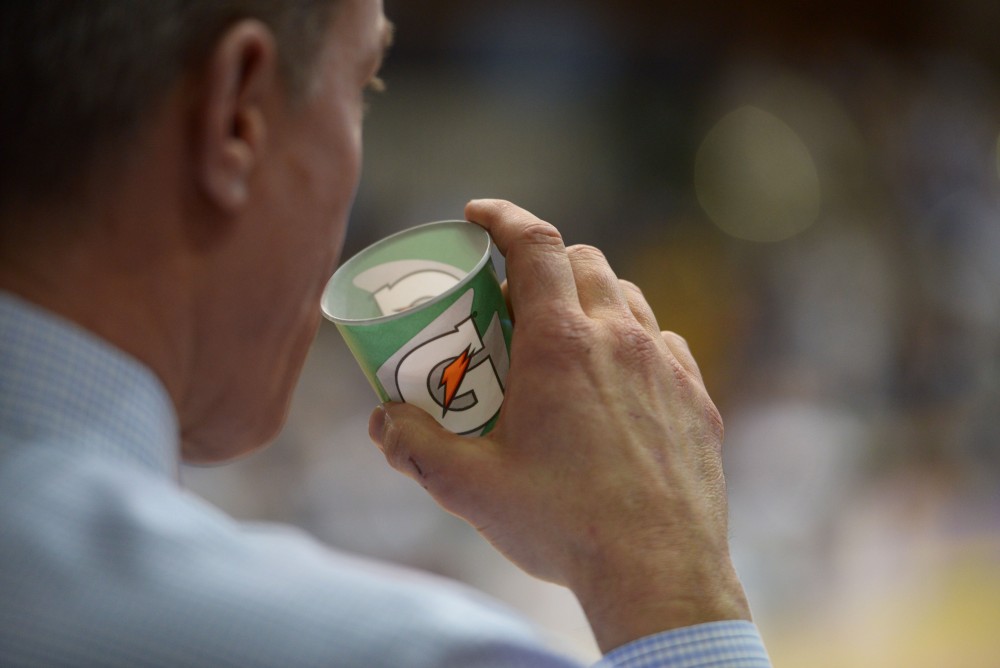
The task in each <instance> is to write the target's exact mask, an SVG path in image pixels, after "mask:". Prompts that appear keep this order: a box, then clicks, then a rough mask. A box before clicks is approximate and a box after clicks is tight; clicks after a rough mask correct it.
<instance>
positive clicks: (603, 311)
mask: <svg viewBox="0 0 1000 668" xmlns="http://www.w3.org/2000/svg"><path fill="white" fill-rule="evenodd" d="M567 254H568V255H569V261H570V264H571V265H572V267H573V277H574V279H575V280H576V292H577V294H578V296H579V298H580V306H581V307H582V308H583V312H584V313H586V314H587V315H589V316H590V317H592V318H608V319H611V318H623V317H626V316H628V315H629V307H628V301H627V299H626V297H625V292H624V290H623V289H622V286H621V283H620V282H619V280H618V277H617V276H616V275H615V272H614V271H612V269H611V266H610V265H609V264H608V261H607V259H606V258H605V257H604V253H602V252H601V251H600V250H598V249H596V248H594V247H593V246H570V247H569V248H568V249H567Z"/></svg>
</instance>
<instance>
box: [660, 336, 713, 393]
mask: <svg viewBox="0 0 1000 668" xmlns="http://www.w3.org/2000/svg"><path fill="white" fill-rule="evenodd" d="M662 336H663V341H664V343H666V344H667V348H669V349H670V352H671V354H673V356H674V357H675V358H676V359H677V361H678V362H680V365H681V366H682V367H684V370H685V371H687V372H688V373H689V374H691V375H692V376H693V377H695V378H697V379H698V380H699V381H700V382H702V383H704V379H703V378H702V377H701V369H699V368H698V362H696V361H695V359H694V355H692V354H691V349H690V348H688V344H687V340H685V339H684V337H683V336H681V335H680V334H675V333H674V332H663V333H662Z"/></svg>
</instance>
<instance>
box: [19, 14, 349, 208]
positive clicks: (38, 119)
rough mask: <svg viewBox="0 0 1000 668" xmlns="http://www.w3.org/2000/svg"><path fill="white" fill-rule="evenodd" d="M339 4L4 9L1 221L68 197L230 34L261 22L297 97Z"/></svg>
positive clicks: (291, 89) (288, 84) (289, 86)
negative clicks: (19, 206) (245, 23)
mask: <svg viewBox="0 0 1000 668" xmlns="http://www.w3.org/2000/svg"><path fill="white" fill-rule="evenodd" d="M339 2H340V0H4V1H3V2H0V132H2V133H3V139H2V140H0V212H3V211H5V210H6V209H7V207H8V205H10V204H11V202H12V201H13V200H15V199H16V200H17V201H20V202H22V203H29V202H32V201H35V200H37V199H39V198H42V197H52V196H59V195H63V194H65V193H66V192H67V191H68V190H70V189H71V188H72V187H73V186H74V185H75V184H76V181H77V179H78V178H79V176H80V174H81V173H83V172H84V171H85V170H86V169H87V168H88V167H89V166H90V165H91V163H92V161H93V160H94V159H95V158H96V157H97V155H98V154H99V153H100V152H101V151H103V150H104V148H105V147H107V146H110V145H113V144H115V143H119V142H122V141H124V140H125V139H127V138H128V137H129V136H130V135H131V134H132V133H134V132H135V130H136V129H137V128H138V127H139V126H140V125H141V121H142V118H143V116H144V114H145V112H147V111H148V110H149V109H150V108H151V106H152V105H153V104H154V103H155V102H156V101H157V99H158V98H159V96H161V95H163V94H165V93H166V91H167V90H168V89H169V87H170V86H171V85H172V84H173V83H174V82H175V81H176V80H177V79H178V78H179V77H180V75H181V74H182V73H183V72H184V71H185V68H187V67H189V66H190V65H192V64H193V63H196V62H198V61H199V60H201V59H204V58H205V57H206V56H207V55H208V53H209V51H210V49H211V48H212V46H213V44H214V43H215V41H216V39H217V38H218V37H219V35H220V34H221V33H222V32H223V31H224V30H225V29H226V28H227V27H228V26H230V25H231V24H232V23H233V22H235V21H238V20H240V19H243V18H256V19H259V20H261V21H263V22H264V23H266V24H267V25H268V26H269V27H270V28H271V29H272V30H273V31H274V34H275V36H276V39H277V43H278V57H279V63H280V68H281V73H282V76H283V77H284V81H285V83H286V85H287V86H288V88H289V91H290V93H291V94H292V95H293V96H295V95H301V94H303V92H304V88H305V82H306V81H307V79H308V76H309V73H310V71H311V65H312V62H313V60H314V59H315V56H316V53H317V52H318V50H319V47H320V45H321V44H322V43H323V35H324V34H325V33H326V30H327V29H328V27H329V25H330V22H331V21H332V20H333V9H334V7H335V6H336V5H337V4H339Z"/></svg>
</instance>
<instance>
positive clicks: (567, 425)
mask: <svg viewBox="0 0 1000 668" xmlns="http://www.w3.org/2000/svg"><path fill="white" fill-rule="evenodd" d="M465 213H466V216H467V217H468V219H469V220H471V221H474V222H476V223H478V224H480V225H482V226H483V227H484V228H486V229H487V230H488V231H489V232H490V234H491V235H492V236H493V239H494V240H495V242H496V243H497V246H498V247H499V249H500V251H501V252H502V253H504V255H505V256H506V260H507V275H508V279H509V280H508V285H507V286H506V287H507V288H508V294H509V299H510V303H511V305H512V308H513V315H514V317H515V319H516V326H515V330H514V337H513V342H512V348H511V366H510V372H509V375H508V378H507V391H506V396H505V400H504V405H503V409H502V410H501V414H500V418H499V420H498V422H497V424H496V426H495V428H494V429H493V431H492V432H490V434H488V435H487V436H485V437H482V438H464V437H459V436H455V435H453V434H450V433H448V432H446V431H444V430H443V429H441V428H440V427H439V426H438V424H437V423H436V422H435V421H434V420H433V419H432V418H431V417H430V416H429V415H427V414H426V413H424V412H423V411H422V410H420V409H418V408H414V407H412V406H408V405H405V404H387V405H385V406H384V407H380V408H378V409H376V411H375V413H374V414H373V416H372V421H371V425H370V426H371V433H372V438H373V440H375V441H376V442H377V443H379V444H380V447H381V448H382V450H383V452H384V453H385V456H386V458H387V460H388V461H389V463H390V464H391V465H392V466H393V467H394V468H396V469H398V470H400V471H402V472H403V473H405V474H407V475H409V476H410V477H412V478H414V479H415V480H416V481H417V482H419V483H420V484H421V485H422V486H423V487H424V488H425V489H427V491H428V492H429V493H430V494H431V495H432V496H433V497H434V498H435V499H436V500H437V501H438V503H440V504H441V506H443V507H444V508H445V509H446V510H448V511H450V512H452V513H454V514H456V515H458V516H460V517H462V518H464V519H465V520H467V521H468V522H470V523H471V524H472V525H473V526H475V527H476V528H477V529H478V530H479V531H480V533H482V535H483V536H485V537H486V538H487V540H489V541H490V542H491V543H492V544H493V545H494V546H495V547H496V548H497V549H498V550H500V551H501V552H502V553H503V554H504V555H506V556H507V557H508V558H509V559H510V560H511V561H513V562H514V563H516V564H518V565H519V566H520V567H522V568H523V569H524V570H525V571H527V572H528V573H531V574H533V575H535V576H537V577H540V578H543V579H546V580H550V581H553V582H557V583H561V584H564V585H566V586H568V587H569V588H570V589H572V590H573V592H574V593H575V594H576V596H577V598H578V600H579V601H580V603H581V605H582V606H583V609H584V611H585V612H586V614H587V616H588V619H589V620H590V624H591V626H592V628H593V630H594V633H595V636H596V637H597V641H598V644H599V645H600V646H601V648H602V649H603V650H605V651H607V650H609V649H612V648H614V647H617V646H619V645H621V644H623V643H625V642H628V641H630V640H634V639H636V638H639V637H641V636H644V635H649V634H651V633H655V632H658V631H662V630H667V629H670V628H676V627H679V626H687V625H691V624H696V623H700V622H707V621H714V620H721V619H749V618H750V616H749V611H748V608H747V603H746V599H745V596H744V594H743V590H742V587H741V586H740V584H739V581H738V579H737V578H736V575H735V572H734V570H733V567H732V564H731V561H730V558H729V550H728V544H727V507H726V491H725V481H724V479H723V473H722V463H721V445H722V436H723V427H722V420H721V418H720V416H719V412H718V410H717V409H716V407H715V405H714V404H713V403H712V401H711V399H710V398H709V396H708V393H707V392H706V390H705V386H704V383H703V382H702V378H701V374H700V372H699V370H698V365H697V364H696V362H695V360H694V358H693V357H692V356H691V353H690V352H689V350H688V347H687V344H686V343H685V341H684V340H683V339H682V338H681V337H680V336H678V335H676V334H673V333H670V332H660V329H659V326H658V325H657V322H656V318H655V317H654V315H653V312H652V310H651V308H650V307H649V305H648V304H647V303H646V301H645V299H644V298H643V296H642V293H641V292H640V291H639V289H638V288H637V287H635V286H634V285H632V284H630V283H628V282H625V281H621V280H619V279H618V278H617V276H615V274H614V272H613V271H612V270H611V268H610V267H609V266H608V263H607V261H606V260H605V258H604V256H603V255H602V254H601V253H600V251H598V250H596V249H594V248H591V247H587V246H573V247H570V248H566V247H565V246H564V245H563V242H562V238H561V237H560V235H559V233H558V231H557V230H556V229H555V228H554V227H552V226H551V225H549V224H548V223H545V222H543V221H541V220H539V219H538V218H536V217H534V216H532V215H531V214H530V213H528V212H527V211H524V210H523V209H520V208H517V207H515V206H514V205H512V204H510V203H507V202H501V201H493V200H483V201H474V202H471V203H470V204H469V205H468V206H467V207H466V212H465Z"/></svg>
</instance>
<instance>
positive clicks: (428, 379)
mask: <svg viewBox="0 0 1000 668" xmlns="http://www.w3.org/2000/svg"><path fill="white" fill-rule="evenodd" d="M491 247H492V242H491V240H490V236H489V234H487V232H486V231H485V230H484V229H483V228H481V227H479V226H478V225H475V224H472V223H468V222H465V221H442V222H437V223H428V224H426V225H420V226H418V227H414V228H411V229H408V230H404V231H403V232H399V233H397V234H394V235H392V236H390V237H387V238H385V239H383V240H381V241H379V242H377V243H375V244H373V245H372V246H369V247H368V248H366V249H365V250H363V251H361V252H360V253H358V254H357V255H355V256H354V257H352V258H351V259H350V260H348V261H347V262H345V263H344V264H343V265H341V267H340V268H339V269H338V270H337V271H336V273H334V275H333V277H332V278H330V281H329V283H327V286H326V289H325V290H324V292H323V299H322V303H321V306H322V310H323V314H324V315H325V316H326V317H327V318H329V319H330V320H332V321H333V322H334V324H336V326H337V329H338V330H339V331H340V333H341V335H342V336H343V337H344V340H345V341H346V342H347V346H348V348H350V349H351V352H352V353H353V354H354V358H355V359H356V360H357V361H358V364H360V365H361V369H362V370H363V371H364V373H365V375H366V376H367V377H368V381H369V382H370V383H371V385H372V387H373V388H375V392H376V393H377V394H378V396H379V398H380V399H381V400H382V401H405V402H407V403H410V404H413V405H415V406H419V407H420V408H423V409H424V410H426V411H427V412H428V413H430V414H431V415H432V416H433V417H434V419H436V420H437V421H438V422H439V423H440V424H441V425H442V426H444V427H445V428H446V429H448V430H450V431H452V432H455V433H457V434H469V435H480V434H484V433H486V432H488V431H489V430H490V429H491V428H492V427H493V424H494V423H495V422H496V419H497V415H498V414H499V412H500V406H501V404H502V403H503V395H504V388H505V387H506V382H507V369H508V368H509V366H510V357H509V350H510V338H511V321H510V315H509V314H508V313H507V307H506V304H505V303H504V299H503V294H502V292H501V291H500V284H499V282H498V280H497V275H496V270H495V268H494V267H493V261H492V259H491V257H490V250H491Z"/></svg>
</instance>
